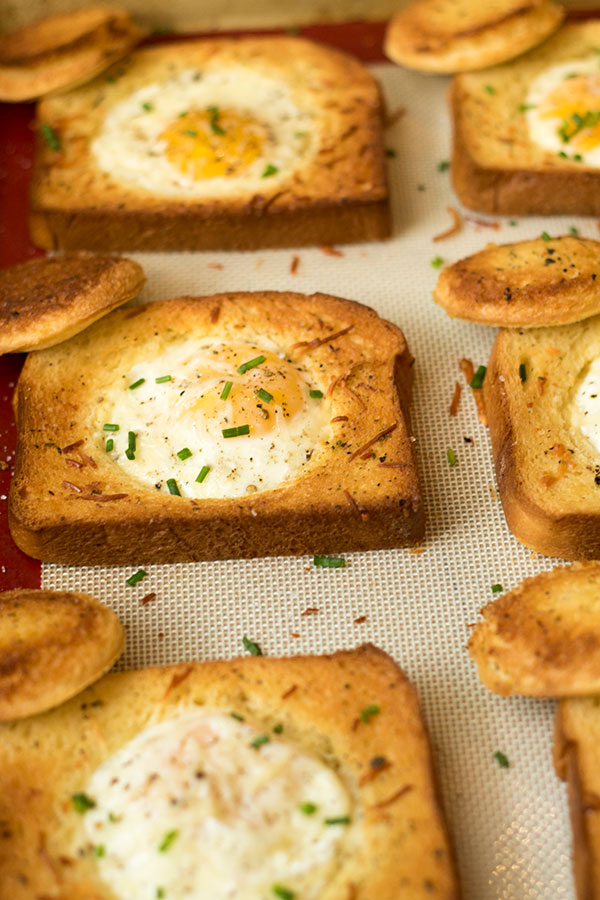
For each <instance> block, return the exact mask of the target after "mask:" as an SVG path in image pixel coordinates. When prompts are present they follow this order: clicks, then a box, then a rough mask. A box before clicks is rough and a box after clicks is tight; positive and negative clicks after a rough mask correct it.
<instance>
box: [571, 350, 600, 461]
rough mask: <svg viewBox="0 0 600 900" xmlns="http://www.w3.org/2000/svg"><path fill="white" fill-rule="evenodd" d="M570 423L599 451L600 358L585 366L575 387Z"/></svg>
mask: <svg viewBox="0 0 600 900" xmlns="http://www.w3.org/2000/svg"><path fill="white" fill-rule="evenodd" d="M571 424H572V426H573V427H574V428H575V429H576V430H579V431H580V432H581V433H582V434H583V435H584V436H585V437H586V438H587V439H588V441H589V442H590V443H591V444H592V446H593V447H594V449H595V450H596V451H597V452H598V453H600V359H595V360H593V361H592V362H591V363H590V364H589V366H587V367H586V370H585V372H584V373H583V375H582V377H581V378H580V380H579V382H578V384H577V385H576V387H575V391H574V394H573V403H572V405H571Z"/></svg>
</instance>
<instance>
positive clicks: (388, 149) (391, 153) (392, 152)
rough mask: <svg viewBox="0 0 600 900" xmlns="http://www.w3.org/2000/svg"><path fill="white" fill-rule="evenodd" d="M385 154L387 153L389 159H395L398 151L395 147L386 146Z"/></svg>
mask: <svg viewBox="0 0 600 900" xmlns="http://www.w3.org/2000/svg"><path fill="white" fill-rule="evenodd" d="M385 155H386V156H387V157H388V158H389V159H394V157H395V156H396V151H395V150H394V148H393V147H386V148H385Z"/></svg>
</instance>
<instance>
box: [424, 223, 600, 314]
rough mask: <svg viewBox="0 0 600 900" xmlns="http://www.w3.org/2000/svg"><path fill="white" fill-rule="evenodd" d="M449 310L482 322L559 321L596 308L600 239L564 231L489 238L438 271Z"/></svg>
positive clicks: (439, 298) (440, 295) (599, 305)
mask: <svg viewBox="0 0 600 900" xmlns="http://www.w3.org/2000/svg"><path fill="white" fill-rule="evenodd" d="M433 298H434V300H435V302H436V303H439V305H440V306H442V307H443V308H444V309H445V310H446V312H447V313H448V315H450V316H456V317H457V318H459V319H467V320H468V321H469V322H480V323H481V324H485V325H501V326H507V327H513V328H514V327H520V328H530V327H533V326H539V325H564V324H567V323H569V322H578V321H579V320H580V319H585V318H588V317H589V316H593V315H596V314H597V313H600V241H593V240H590V239H589V238H581V237H571V236H563V237H556V238H552V240H550V239H548V240H545V239H544V238H535V239H534V240H532V241H521V242H519V243H516V244H502V245H500V246H498V245H497V244H488V245H487V246H486V247H485V248H484V249H483V250H480V251H479V253H475V254H473V256H468V257H466V258H465V259H459V260H458V262H455V263H454V264H453V265H451V266H447V267H446V268H445V269H443V271H442V272H441V274H440V277H439V279H438V283H437V285H436V287H435V291H434V293H433Z"/></svg>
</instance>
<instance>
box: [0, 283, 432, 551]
mask: <svg viewBox="0 0 600 900" xmlns="http://www.w3.org/2000/svg"><path fill="white" fill-rule="evenodd" d="M206 338H208V339H211V338H218V339H219V340H220V341H225V343H227V342H231V341H240V340H241V341H249V342H253V346H254V347H255V348H261V346H264V345H261V340H268V341H275V342H276V345H277V346H278V347H279V348H281V350H280V353H281V356H282V357H284V358H286V359H288V360H291V361H292V362H294V363H296V364H298V365H300V366H302V367H304V370H305V371H306V373H307V377H308V378H309V379H310V383H311V384H312V385H313V386H314V387H315V389H316V390H318V391H320V392H321V393H322V395H323V396H322V400H320V401H318V402H319V403H322V404H326V406H325V411H326V412H325V415H326V416H327V420H326V421H327V422H328V423H329V424H328V425H326V427H325V430H324V431H320V432H319V433H320V434H321V435H322V438H320V439H319V442H318V443H317V444H316V446H315V447H314V451H313V452H312V455H311V456H310V459H309V461H307V462H306V463H305V464H304V467H303V469H302V470H301V471H300V473H299V474H298V475H296V476H294V477H292V478H291V480H288V481H284V482H283V483H282V484H281V485H279V486H277V487H276V488H275V489H269V490H262V491H261V490H258V491H257V488H256V484H258V482H256V484H255V485H253V486H252V491H253V492H252V493H245V494H243V495H241V496H236V497H229V498H225V499H223V498H221V497H219V498H215V497H212V498H211V497H210V496H208V497H203V498H201V499H193V498H190V497H185V496H183V497H181V496H171V495H169V494H168V493H167V490H166V487H167V485H166V484H165V481H166V479H167V478H168V477H169V476H170V475H173V471H177V470H176V469H173V470H171V471H167V472H163V473H161V475H160V478H159V484H158V489H157V488H156V487H155V485H154V483H152V484H150V485H148V484H146V483H145V482H143V481H140V480H139V479H138V478H136V477H133V476H130V475H129V474H128V471H127V468H126V466H127V460H125V459H124V458H123V457H121V458H122V459H123V463H121V464H118V463H116V462H115V461H114V460H113V459H112V457H111V456H110V455H109V454H108V453H106V452H105V449H104V447H105V439H106V437H107V436H108V437H111V434H110V433H108V434H107V432H105V431H103V422H102V421H98V417H99V416H100V415H102V413H101V412H99V411H98V410H99V407H98V403H99V401H101V400H102V399H103V397H104V395H105V394H107V395H110V396H112V394H113V393H114V392H115V390H116V388H115V387H114V381H115V379H120V380H119V387H118V391H121V392H127V384H128V380H127V379H128V376H127V373H128V372H129V371H130V370H131V367H132V366H134V365H136V364H138V363H139V361H140V360H144V359H146V360H150V361H153V360H154V359H155V358H156V357H157V355H159V354H160V353H161V352H162V351H163V350H164V349H165V347H169V346H176V345H177V342H185V341H188V340H190V339H192V340H194V341H197V342H198V344H201V343H202V341H203V339H206ZM257 352H259V349H253V350H252V351H249V355H250V356H255V355H256V353H257ZM412 362H413V360H412V357H411V356H410V353H409V351H408V348H407V345H406V342H405V340H404V337H403V335H402V332H401V331H400V330H399V329H398V328H396V327H395V326H394V325H392V324H390V323H389V322H386V321H385V320H383V319H380V318H379V316H378V315H377V314H376V313H375V312H374V311H373V310H371V309H369V308H368V307H366V306H361V305H360V304H358V303H353V302H350V301H348V300H342V299H339V298H335V297H331V296H328V295H324V294H313V295H311V296H305V295H302V294H292V293H276V292H257V293H253V294H250V293H239V294H236V293H231V294H220V295H216V296H214V297H204V298H193V297H187V298H180V299H177V300H169V301H163V302H160V303H155V304H150V305H148V306H145V307H144V306H142V307H135V308H134V309H121V310H116V311H115V312H113V313H112V314H111V315H110V316H109V317H107V318H105V319H103V320H102V321H101V322H99V323H96V324H95V325H94V326H93V327H92V328H89V329H87V330H86V331H85V332H82V333H81V334H80V335H78V336H77V337H75V338H73V339H71V341H69V342H68V343H65V344H63V345H61V346H60V347H57V348H53V349H51V350H45V351H41V352H39V353H36V354H32V355H30V356H29V357H28V359H27V361H26V363H25V366H24V369H23V372H22V374H21V377H20V380H19V384H18V389H17V402H16V403H17V413H18V429H19V431H18V449H17V460H16V471H15V477H14V479H13V483H12V488H11V495H10V500H9V505H10V513H9V515H10V521H11V530H12V534H13V537H14V538H15V540H16V542H17V544H18V545H19V546H20V547H21V548H22V549H23V550H25V552H26V553H29V554H30V555H32V556H35V557H37V558H41V559H45V560H53V561H57V562H58V561H61V562H70V563H78V564H81V565H86V564H96V563H98V564H108V565H110V564H125V563H134V562H140V561H145V562H174V561H184V560H188V561H189V560H196V559H222V558H225V559H227V558H238V557H251V556H271V555H278V554H304V553H317V554H322V553H328V552H337V551H341V550H359V549H360V550H366V549H375V548H383V547H399V546H404V545H406V544H410V543H414V542H417V541H418V540H420V538H421V537H422V535H423V524H424V518H423V507H422V501H421V493H420V488H419V482H418V477H417V472H416V467H415V459H414V450H413V442H412V438H411V434H410V420H409V403H410V394H411V385H412V368H411V367H412ZM257 372H260V370H259V369H257ZM155 374H157V375H162V374H165V373H162V372H157V373H155ZM233 377H234V378H235V377H236V376H235V375H234V376H233ZM122 379H125V381H124V382H123V380H122ZM110 385H113V387H110ZM157 390H158V389H157ZM218 390H219V391H220V390H221V387H219V388H218ZM130 394H131V392H130V391H129V392H128V393H127V396H130ZM181 402H184V401H181ZM190 402H191V401H190ZM311 402H313V403H314V402H315V401H311ZM267 412H268V410H267ZM121 424H122V427H123V431H124V433H123V436H122V439H123V440H125V439H126V434H127V423H125V422H123V423H121ZM229 424H233V425H237V424H240V423H239V422H237V421H235V422H232V423H229ZM211 427H212V426H211ZM115 439H116V436H115ZM235 439H236V440H238V441H241V440H244V438H243V437H237V438H235ZM138 440H140V441H142V442H143V436H142V437H141V438H140V437H139V436H138ZM190 446H191V447H192V449H193V450H194V451H195V450H196V449H197V448H195V447H194V445H193V444H190ZM227 446H228V447H229V446H232V445H231V444H229V443H228V444H227ZM179 449H180V448H179V447H174V448H173V450H174V451H175V450H179ZM196 458H198V459H199V460H201V459H202V457H201V455H200V452H198V454H197V456H196V457H194V458H193V460H192V462H193V463H194V465H195V464H196V463H195V460H196ZM172 465H173V467H175V466H176V465H178V461H177V460H176V459H175V458H173V463H172ZM197 465H198V468H200V465H201V462H198V464H197ZM264 465H268V464H263V466H264ZM233 474H234V475H235V472H234V473H233ZM209 477H210V476H209ZM256 478H260V468H259V474H257V475H256ZM205 486H206V488H209V487H210V481H209V480H207V481H206V484H205ZM203 490H204V487H203Z"/></svg>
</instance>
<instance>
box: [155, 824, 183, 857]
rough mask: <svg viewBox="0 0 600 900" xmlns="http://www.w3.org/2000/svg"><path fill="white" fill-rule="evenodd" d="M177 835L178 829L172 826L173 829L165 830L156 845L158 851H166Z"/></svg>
mask: <svg viewBox="0 0 600 900" xmlns="http://www.w3.org/2000/svg"><path fill="white" fill-rule="evenodd" d="M178 836H179V829H178V828H174V829H173V831H167V833H166V834H165V836H164V838H163V839H162V841H161V842H160V844H159V845H158V850H159V852H160V853H166V852H167V850H168V849H169V847H170V846H171V844H172V843H173V841H174V840H175V839H176V838H177V837H178Z"/></svg>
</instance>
